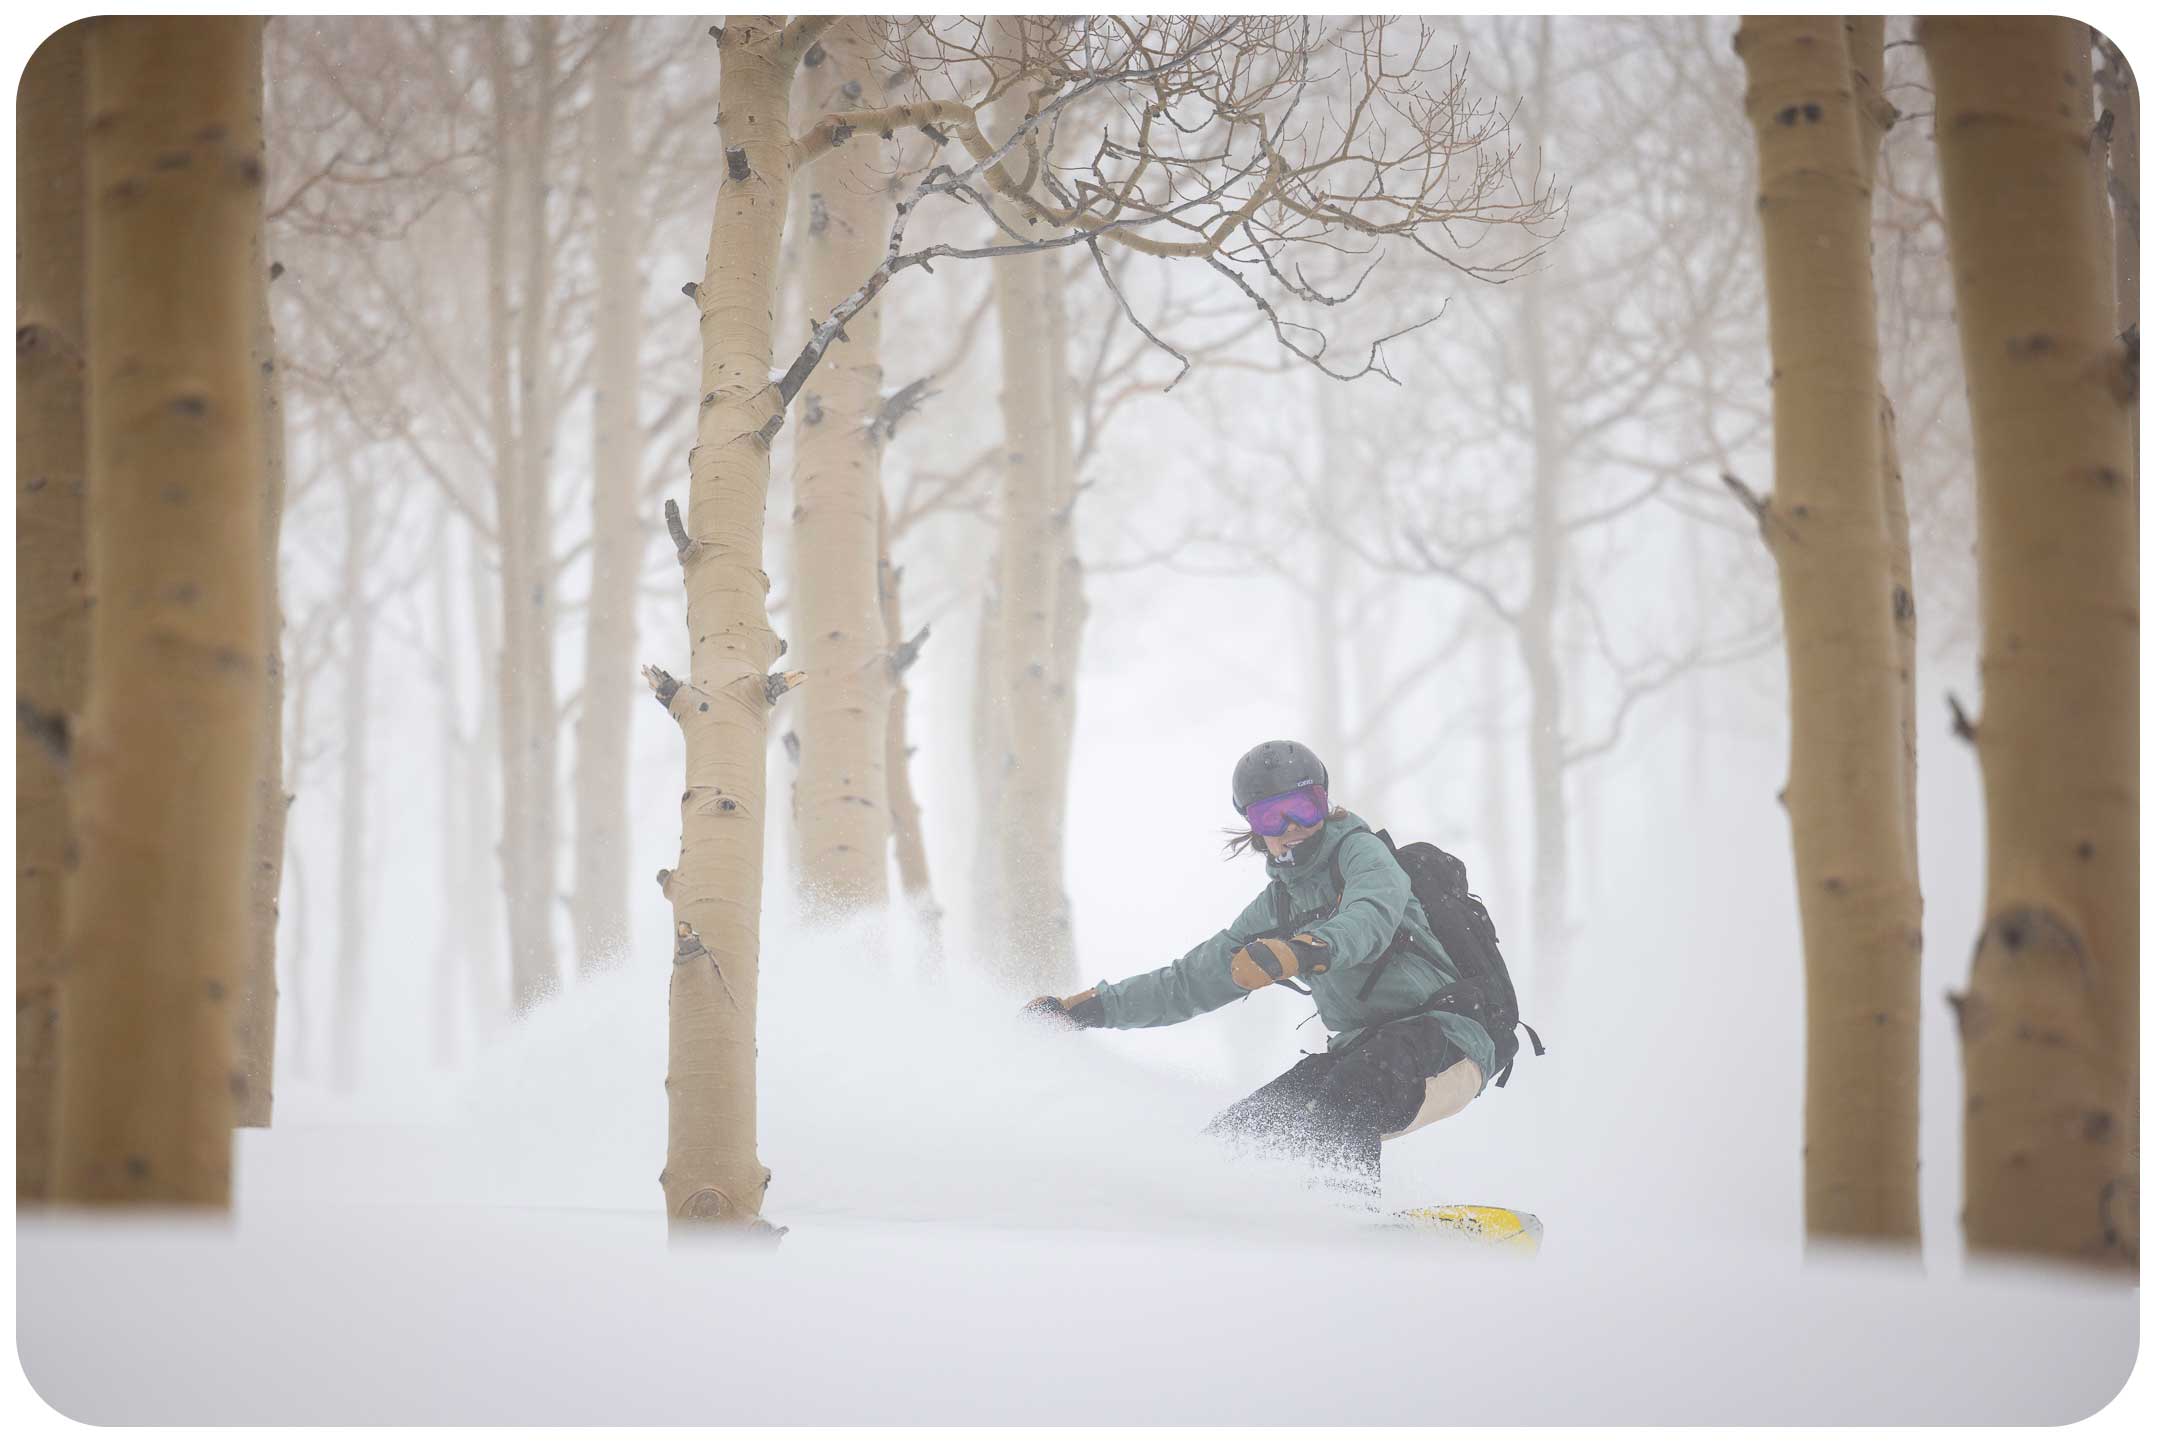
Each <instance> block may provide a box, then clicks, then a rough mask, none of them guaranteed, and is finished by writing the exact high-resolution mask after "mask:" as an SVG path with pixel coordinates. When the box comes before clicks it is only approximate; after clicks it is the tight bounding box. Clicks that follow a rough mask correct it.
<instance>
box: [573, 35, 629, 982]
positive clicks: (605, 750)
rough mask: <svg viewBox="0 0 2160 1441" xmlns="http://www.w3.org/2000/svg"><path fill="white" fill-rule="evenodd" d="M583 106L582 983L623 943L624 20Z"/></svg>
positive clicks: (576, 910)
mask: <svg viewBox="0 0 2160 1441" xmlns="http://www.w3.org/2000/svg"><path fill="white" fill-rule="evenodd" d="M602 23H603V25H604V26H605V33H604V35H603V38H602V39H601V41H600V43H599V54H598V56H597V57H596V64H597V67H598V68H597V70H596V72H595V76H594V85H593V100H592V136H593V157H592V158H593V166H592V173H593V176H594V180H593V209H594V211H595V213H596V214H597V216H598V227H597V228H598V235H597V239H596V250H597V256H596V259H597V264H598V268H599V288H600V289H599V298H598V302H597V304H596V306H595V310H594V321H593V328H594V331H595V336H594V345H595V351H596V353H595V355H594V366H595V369H596V372H597V382H596V384H595V386H594V396H593V510H592V537H593V539H592V588H591V599H590V602H589V604H588V610H587V615H586V624H585V693H584V702H583V704H582V705H580V706H579V708H578V730H577V758H578V759H577V853H576V862H575V864H576V876H575V880H574V882H573V885H574V889H573V890H572V892H571V914H572V922H571V924H572V929H573V930H574V931H575V933H576V941H577V965H578V974H579V975H580V976H590V975H593V974H595V973H597V972H599V971H601V970H603V969H608V968H612V967H614V966H616V965H619V964H620V963H621V962H622V960H623V958H624V950H623V948H624V945H625V944H626V942H627V941H628V939H629V934H630V911H629V902H630V896H629V884H630V870H629V864H628V862H629V855H630V795H629V786H630V704H631V702H632V701H633V700H634V699H635V698H636V696H635V692H634V690H633V689H632V687H631V679H632V675H633V671H632V657H633V655H634V654H635V652H636V647H637V599H638V562H639V560H640V558H641V556H642V553H643V550H644V544H643V539H644V537H643V535H642V533H641V532H640V531H639V529H638V470H639V451H640V449H641V447H640V444H639V440H640V436H639V428H638V405H637V400H638V393H637V387H638V347H639V319H640V313H641V305H642V298H641V295H640V291H641V289H642V287H641V285H640V284H639V278H638V237H639V234H640V232H641V230H642V228H643V227H642V225H641V223H640V222H641V219H642V217H640V216H639V215H638V214H637V213H636V208H637V204H638V200H637V196H636V193H635V188H634V187H633V186H632V185H631V184H630V183H629V182H630V175H629V172H628V170H627V168H626V166H625V163H624V160H623V157H624V156H625V155H627V154H628V153H629V150H630V118H629V112H630V84H629V78H628V77H629V68H630V59H629V49H630V27H631V25H632V24H633V23H634V22H633V21H632V20H630V19H629V18H628V17H618V18H614V19H610V20H606V21H603V22H602Z"/></svg>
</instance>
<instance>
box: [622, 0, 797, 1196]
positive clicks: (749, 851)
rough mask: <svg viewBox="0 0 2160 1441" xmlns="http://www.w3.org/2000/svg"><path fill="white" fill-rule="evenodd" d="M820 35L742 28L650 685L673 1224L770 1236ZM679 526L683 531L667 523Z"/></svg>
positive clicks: (728, 48)
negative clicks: (771, 523) (659, 770)
mask: <svg viewBox="0 0 2160 1441" xmlns="http://www.w3.org/2000/svg"><path fill="white" fill-rule="evenodd" d="M812 29H813V23H812V22H797V24H796V25H795V26H794V27H789V26H786V25H784V24H783V22H782V17H779V16H767V15H756V16H746V17H730V18H729V22H728V24H727V25H726V26H725V27H724V28H716V29H715V31H714V32H713V33H714V38H715V40H716V41H717V43H718V45H719V51H720V116H719V120H720V134H721V143H722V145H723V147H724V155H725V163H726V170H725V175H724V178H723V179H722V181H721V183H720V189H719V193H718V195H717V197H716V198H715V200H714V204H713V226H712V238H711V241H710V243H709V245H708V248H707V250H706V257H705V275H704V279H703V281H702V283H701V284H700V286H699V288H698V335H699V340H700V346H701V354H702V362H701V365H700V374H699V385H698V394H699V398H700V400H699V407H698V434H697V444H696V446H695V448H694V449H693V450H692V451H691V453H690V512H689V515H688V517H687V525H684V524H683V522H682V521H681V520H674V521H673V524H674V526H675V527H676V528H677V529H678V533H677V535H676V537H675V539H676V545H677V555H678V557H679V559H680V560H681V562H682V569H683V589H684V592H685V595H686V597H687V601H688V606H687V618H688V622H689V632H690V675H689V677H688V678H687V679H686V680H683V681H680V682H678V681H677V680H675V678H674V677H672V676H669V675H667V674H666V673H665V672H663V671H659V670H653V669H649V670H648V671H647V672H646V674H647V676H648V678H649V679H650V680H651V681H652V684H653V688H654V693H655V694H656V695H657V696H658V698H659V700H660V702H661V704H663V705H664V706H666V707H667V711H668V714H669V715H671V716H673V717H674V718H675V721H676V724H677V725H678V726H680V727H681V729H682V734H683V748H684V771H685V783H684V788H683V798H682V855H681V858H680V860H679V861H678V863H677V865H676V867H675V869H674V870H672V871H666V872H662V875H661V891H662V892H663V893H664V894H665V895H666V896H667V898H668V900H669V901H670V903H671V904H672V905H673V907H674V912H675V937H676V939H675V953H674V975H673V977H672V979H671V981H670V983H669V987H668V1079H667V1090H668V1155H667V1169H666V1170H664V1171H663V1172H661V1177H660V1182H661V1186H662V1188H663V1190H664V1192H665V1194H666V1199H667V1209H668V1215H669V1217H670V1218H671V1220H673V1221H674V1222H676V1223H678V1224H680V1223H704V1224H706V1225H712V1224H723V1225H737V1226H744V1225H747V1226H751V1227H756V1228H764V1227H765V1225H766V1223H765V1222H764V1221H763V1220H762V1219H761V1218H760V1217H759V1215H758V1209H759V1207H760V1205H761V1204H762V1202H763V1200H764V1195H765V1188H766V1186H767V1184H768V1183H770V1181H771V1180H772V1173H771V1172H769V1171H767V1170H766V1169H765V1167H764V1165H763V1164H762V1163H761V1162H760V1161H759V1160H758V1157H757V981H758V923H759V915H760V906H761V902H762V898H763V890H764V862H765V798H766V784H765V782H766V775H765V751H766V733H767V729H768V725H767V722H768V718H769V713H770V711H771V708H772V703H773V700H774V699H775V698H776V697H777V696H778V694H779V693H780V692H781V690H782V689H783V687H784V686H785V684H786V682H785V680H783V679H780V678H776V677H773V676H771V675H769V674H768V672H769V671H770V670H771V668H772V665H773V663H774V662H775V661H776V660H778V659H779V657H780V653H781V650H782V646H781V643H780V639H779V637H778V636H776V635H774V634H773V629H772V625H771V623H770V621H769V620H768V618H767V616H766V612H765V596H766V591H767V588H768V584H769V582H768V581H767V578H766V575H765V566H764V549H765V501H766V493H767V487H768V485H769V483H770V481H771V469H772V457H771V453H770V451H769V450H768V449H767V448H766V443H765V441H764V440H763V438H762V437H761V434H760V432H761V431H762V430H763V428H764V427H765V425H766V424H767V422H768V421H770V420H772V419H773V418H774V417H775V416H776V415H777V414H778V413H779V403H780V396H779V391H778V389H777V388H776V387H775V386H773V385H772V384H771V383H770V377H771V374H772V359H773V351H772V333H773V314H772V310H773V294H774V286H775V283H776V276H777V267H778V261H779V254H778V252H779V249H780V232H781V226H782V223H783V221H784V219H785V217H786V214H787V201H788V189H789V186H790V183H791V181H792V179H793V176H792V173H791V170H792V158H791V143H792V138H791V136H790V135H789V133H788V90H789V85H790V81H791V79H792V77H793V75H794V71H795V67H796V64H797V63H798V61H799V60H800V59H801V53H802V50H803V49H804V48H806V46H807V43H808V40H809V38H810V36H811V31H812ZM671 520H673V517H671Z"/></svg>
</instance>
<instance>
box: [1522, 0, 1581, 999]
mask: <svg viewBox="0 0 2160 1441" xmlns="http://www.w3.org/2000/svg"><path fill="white" fill-rule="evenodd" d="M1544 23H1545V24H1547V25H1549V24H1550V23H1551V22H1550V21H1549V20H1548V21H1545V22H1544ZM1541 48H1542V47H1541ZM1539 73H1540V74H1541V75H1542V74H1543V73H1544V67H1543V65H1542V64H1541V65H1540V71H1539ZM1521 340H1522V347H1523V369H1524V380H1525V381H1526V382H1527V384H1528V388H1529V391H1530V423H1531V450H1532V454H1531V476H1530V577H1529V586H1528V589H1527V591H1526V593H1525V594H1524V597H1523V603H1522V609H1521V611H1520V612H1519V613H1518V614H1517V616H1516V620H1515V644H1516V650H1517V653H1518V654H1519V655H1520V656H1521V658H1522V665H1523V673H1524V675H1525V677H1526V678H1527V679H1528V680H1529V683H1530V728H1529V731H1528V733H1527V734H1526V735H1525V736H1524V743H1525V748H1526V759H1527V760H1528V762H1529V780H1530V826H1531V832H1530V834H1531V864H1530V917H1531V941H1530V953H1531V955H1532V957H1533V960H1532V962H1531V974H1532V978H1533V979H1532V984H1533V985H1534V986H1535V988H1536V991H1537V995H1538V1001H1539V1010H1540V1011H1541V1012H1542V1013H1543V1014H1545V1015H1548V1016H1557V1015H1558V1014H1559V1012H1560V1010H1561V1008H1562V1007H1563V1006H1564V1005H1565V1004H1566V999H1567V956H1566V948H1567V898H1568V813H1567V766H1566V759H1565V746H1566V739H1567V738H1566V734H1565V732H1564V731H1563V730H1562V727H1563V726H1564V725H1565V724H1566V720H1567V698H1566V696H1565V694H1564V693H1563V686H1564V684H1565V682H1564V681H1563V679H1562V677H1561V670H1560V657H1559V653H1558V650H1557V648H1556V636H1555V612H1556V610H1557V609H1558V605H1559V596H1560V583H1561V570H1562V567H1563V566H1564V565H1565V564H1566V555H1565V550H1566V539H1565V537H1564V536H1563V535H1562V534H1561V531H1560V486H1561V479H1562V477H1561V472H1562V468H1563V464H1564V461H1563V457H1562V454H1561V452H1562V449H1563V448H1564V445H1565V441H1564V440H1563V439H1562V437H1561V434H1560V431H1561V425H1562V420H1561V416H1560V410H1559V401H1558V398H1557V397H1556V396H1555V395H1554V394H1553V388H1552V367H1551V363H1550V358H1549V357H1548V355H1547V353H1546V321H1545V287H1544V283H1543V281H1542V280H1541V279H1540V278H1538V277H1532V278H1531V279H1528V280H1525V281H1524V282H1523V294H1522V309H1521Z"/></svg>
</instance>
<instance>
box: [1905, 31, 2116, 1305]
mask: <svg viewBox="0 0 2160 1441" xmlns="http://www.w3.org/2000/svg"><path fill="white" fill-rule="evenodd" d="M1919 38H1920V42H1921V45H1922V48H1923V49H1924V50H1925V52H1926V54H1927V59H1928V68H1929V70H1930V71H1931V72H1932V74H1933V76H1934V81H1935V91H1936V143H1937V146H1938V150H1939V154H1940V158H1941V165H1942V178H1943V212H1944V216H1945V219H1946V221H1947V226H1946V228H1947V231H1948V234H1949V241H1950V261H1951V271H1952V275H1953V277H1954V279H1955V282H1956V287H1957V289H1956V294H1957V307H1958V317H1959V327H1958V329H1959V337H1960V340H1961V343H1962V348H1963V352H1964V357H1965V377H1966V393H1967V395H1968V396H1969V397H1970V404H1971V409H1972V422H1973V436H1974V441H1975V451H1976V455H1975V461H1976V470H1977V475H1978V493H1979V494H1978V499H1979V503H1978V515H1979V526H1980V541H1979V552H1980V617H1981V632H1982V646H1981V658H1980V674H1981V687H1982V693H1983V700H1984V702H1985V713H1984V714H1983V715H1982V717H1981V718H1980V720H1979V721H1978V723H1977V724H1976V725H1975V726H1974V727H1973V731H1974V735H1973V740H1974V744H1975V746H1976V747H1977V749H1978V752H1979V757H1980V770H1981V777H1982V781H1983V783H1984V790H1985V795H1986V799H1987V836H1988V865H1987V903H1986V916H1985V921H1984V925H1983V928H1982V931H1981V935H1980V941H1979V945H1978V948H1977V949H1976V950H1975V952H1974V954H1973V969H1972V982H1971V988H1970V990H1969V991H1968V992H1967V993H1966V994H1965V996H1964V997H1963V998H1962V1000H1961V1002H1960V1004H1959V1009H1958V1016H1959V1033H1960V1036H1961V1039H1962V1042H1963V1049H1964V1060H1965V1237H1966V1242H1967V1244H1968V1245H1969V1246H1970V1247H1971V1248H1973V1249H1974V1250H1977V1251H1992V1252H2017V1253H2024V1254H2028V1255H2037V1256H2047V1257H2052V1258H2055V1259H2059V1260H2066V1261H2081V1262H2088V1263H2092V1264H2096V1265H2108V1266H2117V1265H2122V1264H2124V1263H2125V1262H2126V1261H2134V1259H2135V1248H2136V1224H2137V1219H2136V1214H2137V1213H2136V1209H2135V1206H2136V1199H2135V1197H2136V1190H2135V1173H2134V1171H2133V1169H2132V1157H2131V1142H2132V1134H2133V1133H2132V1106H2133V1102H2134V1099H2135V1097H2134V1093H2133V1088H2134V1085H2135V1081H2136V1075H2137V1065H2136V1058H2137V1043H2138V1020H2137V1008H2138V958H2139V951H2138V891H2137V886H2138V833H2137V822H2138V800H2137V793H2138V786H2137V767H2138V734H2137V717H2138V650H2137V624H2138V589H2137V586H2138V558H2137V512H2138V498H2137V489H2136V483H2135V477H2134V473H2133V470H2132V461H2131V453H2130V408H2131V406H2132V405H2133V404H2134V401H2135V394H2136V381H2135V369H2134V363H2133V362H2132V361H2131V360H2130V358H2129V356H2128V354H2127V353H2126V351H2125V348H2124V346H2123V345H2122V343H2121V342H2120V340H2119V339H2118V338H2117V336H2116V334H2115V328H2114V318H2115V317H2114V315H2113V314H2112V312H2111V310H2110V307H2109V305H2108V276H2107V275H2105V274H2104V273H2103V259H2102V257H2103V254H2104V252H2103V249H2102V246H2101V244H2100V237H2099V236H2098V235H2097V234H2095V233H2094V229H2095V226H2096V225H2097V223H2098V222H2097V218H2096V214H2095V207H2094V205H2093V204H2092V203H2091V197H2090V195H2089V194H2088V190H2089V187H2090V186H2091V184H2092V173H2091V171H2090V170H2089V168H2088V167H2087V165H2086V163H2085V161H2086V151H2085V147H2086V145H2087V144H2088V143H2089V138H2088V137H2089V133H2090V125H2091V99H2090V91H2089V88H2088V87H2089V85H2090V78H2089V76H2088V75H2086V74H2083V73H2080V72H2079V71H2078V69H2077V56H2078V54H2079V52H2080V49H2081V43H2082V39H2083V27H2082V26H2081V25H2079V24H2077V23H2076V22H2074V21H2069V20H2060V19H2048V18H2023V17H2020V18H2013V17H2002V18H1986V19H1936V18H1933V17H1929V18H1927V19H1923V20H1922V21H1921V22H1920V27H1919Z"/></svg>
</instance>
